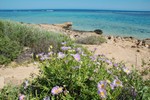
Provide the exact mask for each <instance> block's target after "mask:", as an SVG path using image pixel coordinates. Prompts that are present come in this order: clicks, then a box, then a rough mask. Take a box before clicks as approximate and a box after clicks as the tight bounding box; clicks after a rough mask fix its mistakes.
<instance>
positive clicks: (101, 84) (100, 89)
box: [97, 78, 123, 98]
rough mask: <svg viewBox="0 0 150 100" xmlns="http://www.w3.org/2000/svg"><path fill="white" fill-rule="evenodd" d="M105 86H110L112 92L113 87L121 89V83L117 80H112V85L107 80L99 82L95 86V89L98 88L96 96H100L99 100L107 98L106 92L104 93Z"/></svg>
mask: <svg viewBox="0 0 150 100" xmlns="http://www.w3.org/2000/svg"><path fill="white" fill-rule="evenodd" d="M107 84H109V85H110V87H111V89H112V90H114V88H115V87H123V85H122V82H121V81H120V80H119V79H118V78H117V79H114V81H113V82H112V83H111V82H110V81H109V80H106V81H100V82H99V83H98V85H97V88H98V94H99V95H100V97H101V98H106V96H107V92H106V87H107Z"/></svg>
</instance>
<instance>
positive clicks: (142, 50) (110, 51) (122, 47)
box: [0, 22, 150, 88]
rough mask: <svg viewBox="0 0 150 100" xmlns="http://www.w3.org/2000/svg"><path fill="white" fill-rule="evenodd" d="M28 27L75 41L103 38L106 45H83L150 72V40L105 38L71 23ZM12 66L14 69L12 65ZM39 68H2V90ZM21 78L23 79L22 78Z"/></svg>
mask: <svg viewBox="0 0 150 100" xmlns="http://www.w3.org/2000/svg"><path fill="white" fill-rule="evenodd" d="M21 23H22V22H21ZM22 24H26V23H22ZM26 25H28V26H29V27H30V26H31V27H33V26H34V27H38V28H41V29H44V30H46V31H51V32H54V33H62V34H65V35H67V36H69V37H70V38H71V39H73V40H76V39H78V38H84V37H87V36H103V37H104V38H106V40H107V42H106V43H103V44H101V45H85V44H81V45H82V46H84V47H86V48H87V49H88V50H90V51H93V50H94V49H95V48H97V50H96V51H95V55H105V56H106V57H107V58H109V59H112V60H114V61H115V62H117V63H119V62H122V63H124V64H125V66H126V67H127V68H129V69H130V70H132V68H133V67H134V68H135V69H136V70H138V71H139V72H144V71H145V70H150V69H149V65H150V39H148V41H149V42H143V41H145V40H146V39H144V40H139V39H136V38H134V37H120V36H117V37H115V36H105V35H103V34H102V35H100V34H96V33H95V32H94V31H80V30H72V29H71V26H72V23H71V22H67V23H63V24H29V23H28V24H26ZM143 62H144V63H147V65H145V66H144V67H142V65H143ZM14 63H15V62H14ZM14 65H15V64H14ZM10 66H11V67H12V65H10ZM33 66H34V67H33ZM38 66H39V65H38V64H29V65H24V66H19V67H17V68H11V67H8V68H0V72H1V75H0V80H1V81H2V82H1V84H0V88H1V87H3V86H4V85H5V84H7V83H10V82H12V83H13V84H20V83H21V82H22V81H23V80H24V79H25V78H29V77H30V74H37V73H38V72H39V69H38ZM132 66H133V67H132ZM21 70H25V71H24V73H22V72H21ZM20 72H21V73H20ZM8 73H10V74H8ZM11 73H12V74H11ZM17 73H18V74H17ZM20 76H23V77H21V78H20ZM142 76H143V78H144V79H145V80H146V79H149V78H150V75H149V74H148V75H142ZM6 80H7V81H6Z"/></svg>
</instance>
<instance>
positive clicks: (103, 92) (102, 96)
mask: <svg viewBox="0 0 150 100" xmlns="http://www.w3.org/2000/svg"><path fill="white" fill-rule="evenodd" d="M98 94H99V96H100V97H101V98H106V95H107V93H106V90H105V89H99V90H98Z"/></svg>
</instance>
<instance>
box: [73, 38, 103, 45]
mask: <svg viewBox="0 0 150 100" xmlns="http://www.w3.org/2000/svg"><path fill="white" fill-rule="evenodd" d="M76 42H77V43H80V44H91V45H94V44H96V45H98V44H102V43H104V42H106V39H105V38H104V37H102V36H88V37H84V38H79V39H78V40H77V41H76Z"/></svg>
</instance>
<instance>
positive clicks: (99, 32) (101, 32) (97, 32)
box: [94, 29, 103, 35]
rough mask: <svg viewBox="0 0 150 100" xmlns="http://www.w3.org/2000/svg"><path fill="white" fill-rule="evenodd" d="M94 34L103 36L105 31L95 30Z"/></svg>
mask: <svg viewBox="0 0 150 100" xmlns="http://www.w3.org/2000/svg"><path fill="white" fill-rule="evenodd" d="M94 32H95V33H96V34H99V35H102V34H103V31H102V30H100V29H96V30H94Z"/></svg>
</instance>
